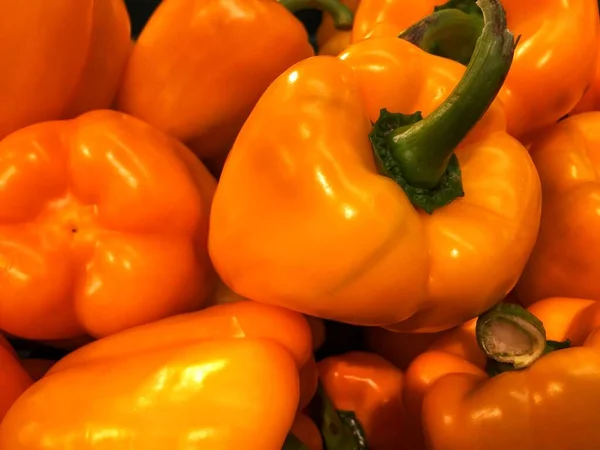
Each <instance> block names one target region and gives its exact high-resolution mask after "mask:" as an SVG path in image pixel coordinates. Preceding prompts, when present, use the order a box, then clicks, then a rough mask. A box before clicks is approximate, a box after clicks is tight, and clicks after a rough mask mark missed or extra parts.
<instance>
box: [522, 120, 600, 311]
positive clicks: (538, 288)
mask: <svg viewBox="0 0 600 450" xmlns="http://www.w3.org/2000/svg"><path fill="white" fill-rule="evenodd" d="M599 128H600V112H592V113H585V114H580V115H576V116H573V117H570V118H568V119H565V120H563V121H561V122H560V123H558V124H557V125H556V126H554V127H553V128H551V129H549V130H547V131H546V132H545V133H544V135H543V136H541V138H540V139H539V140H537V141H536V142H534V144H533V145H532V147H531V150H530V151H531V155H532V158H533V161H534V163H535V165H536V167H537V170H538V173H539V174H540V179H541V181H542V192H543V207H542V221H541V225H540V234H539V237H538V239H537V242H536V244H535V247H534V250H533V253H532V255H531V258H530V259H529V261H528V263H527V266H526V267H525V271H524V272H523V275H522V276H521V279H520V281H519V284H518V285H517V294H518V296H519V299H520V300H521V301H522V302H523V304H525V305H530V304H531V303H533V302H535V301H537V300H541V299H543V298H547V297H553V296H566V297H579V298H590V299H594V300H600V284H599V283H598V279H599V277H600V259H599V258H598V254H597V249H598V248H600V235H599V234H598V227H599V226H600V218H599V216H598V208H599V207H600V182H599V178H598V177H599V172H598V167H600V166H599V164H600V135H599V134H598V129H599Z"/></svg>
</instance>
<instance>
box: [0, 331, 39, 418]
mask: <svg viewBox="0 0 600 450" xmlns="http://www.w3.org/2000/svg"><path fill="white" fill-rule="evenodd" d="M32 383H33V381H32V379H31V377H30V376H29V375H28V374H27V372H26V371H25V370H24V369H23V367H22V366H21V365H20V364H19V361H18V359H17V355H16V354H15V352H14V350H13V349H12V347H11V346H10V344H9V343H8V342H7V341H6V339H4V337H2V335H0V423H1V422H2V420H3V419H4V416H5V414H6V413H7V412H8V410H9V409H10V407H11V406H12V404H13V403H14V402H15V400H17V398H19V396H20V395H21V394H23V392H25V390H26V389H27V388H28V387H29V386H31V384H32Z"/></svg>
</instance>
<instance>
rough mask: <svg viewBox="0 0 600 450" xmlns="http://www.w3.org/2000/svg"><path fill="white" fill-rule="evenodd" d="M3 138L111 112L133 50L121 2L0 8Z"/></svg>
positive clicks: (36, 2)
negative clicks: (84, 115) (38, 126)
mask: <svg viewBox="0 0 600 450" xmlns="http://www.w3.org/2000/svg"><path fill="white" fill-rule="evenodd" d="M0 30H2V31H1V34H0V36H1V39H0V55H2V60H3V61H10V63H7V64H6V65H5V66H4V67H3V69H2V71H1V72H0V97H1V98H2V105H3V106H2V108H3V109H2V114H0V138H3V137H4V136H6V135H8V134H9V133H12V132H13V131H16V130H18V129H19V128H22V127H25V126H27V125H31V124H34V123H37V122H42V121H46V120H56V119H68V118H72V117H75V116H77V115H79V114H81V113H84V112H87V111H90V110H93V109H99V108H108V107H109V106H111V104H112V101H113V99H114V97H115V94H116V92H117V88H118V84H119V80H120V77H121V74H122V72H123V68H124V67H125V63H126V61H127V56H128V55H129V50H130V48H131V40H130V37H129V36H130V24H129V16H128V14H127V9H126V8H125V3H124V2H123V0H103V1H100V2H99V1H95V0H57V1H55V2H54V1H53V2H48V1H46V0H31V1H26V2H13V1H5V2H2V16H1V17H0Z"/></svg>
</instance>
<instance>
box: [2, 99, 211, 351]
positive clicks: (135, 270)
mask: <svg viewBox="0 0 600 450" xmlns="http://www.w3.org/2000/svg"><path fill="white" fill-rule="evenodd" d="M0 179H1V180H2V189H1V190H0V311H2V314H0V329H3V330H6V331H7V332H9V333H12V334H14V335H17V336H21V337H26V338H31V339H40V340H52V339H65V338H74V337H79V336H81V335H85V334H90V335H93V336H95V337H98V336H104V335H108V334H111V333H114V332H117V331H120V330H123V329H125V328H128V327H131V326H135V325H139V324H142V323H146V322H151V321H154V320H157V319H160V318H163V317H166V316H169V315H173V314H177V313H180V312H185V311H190V310H194V309H197V308H199V307H200V306H202V304H203V302H204V300H205V299H206V298H207V297H208V296H209V294H210V293H211V291H212V289H213V285H214V278H215V275H214V270H213V269H212V266H211V264H210V261H209V257H208V252H207V250H206V241H207V234H208V215H209V211H210V207H211V202H212V196H213V192H214V189H215V185H216V182H215V180H214V178H213V177H212V176H211V175H210V174H209V172H208V170H207V169H206V168H205V167H204V166H203V165H202V163H201V162H200V161H198V160H197V159H196V158H195V156H194V155H193V154H192V153H191V152H190V151H189V150H188V149H187V148H185V147H184V146H183V145H182V144H180V143H179V142H177V141H176V140H174V139H172V138H170V137H167V136H166V135H164V134H163V133H161V132H159V131H157V130H155V129H153V128H151V127H150V126H148V125H146V124H144V123H143V122H141V121H139V120H138V119H134V118H133V117H129V116H127V115H125V114H122V113H118V112H114V111H95V112H90V113H87V114H84V115H82V116H80V117H78V118H77V119H74V120H72V121H56V122H45V123H41V124H37V125H33V126H31V127H28V128H25V129H23V130H20V131H18V132H15V133H13V134H11V135H10V136H8V137H6V138H5V139H4V140H2V141H0Z"/></svg>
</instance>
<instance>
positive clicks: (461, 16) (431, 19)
mask: <svg viewBox="0 0 600 450" xmlns="http://www.w3.org/2000/svg"><path fill="white" fill-rule="evenodd" d="M482 29H483V19H482V17H481V14H467V13H465V12H463V11H461V10H459V9H442V10H439V11H436V12H435V13H433V14H431V15H430V16H428V17H426V18H424V19H423V20H421V21H419V22H417V23H416V24H414V25H412V26H410V27H409V28H407V29H406V30H405V31H403V32H402V33H401V34H400V35H399V36H398V37H399V38H400V39H404V40H405V41H408V42H410V43H412V44H414V45H416V46H417V47H419V48H421V49H423V50H425V51H426V52H427V53H431V54H432V55H437V56H442V57H444V58H448V59H451V60H453V61H456V62H459V63H461V64H463V65H465V66H466V65H467V64H469V61H470V60H471V56H472V55H473V51H474V50H475V45H476V44H477V39H478V38H479V36H481V32H482Z"/></svg>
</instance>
